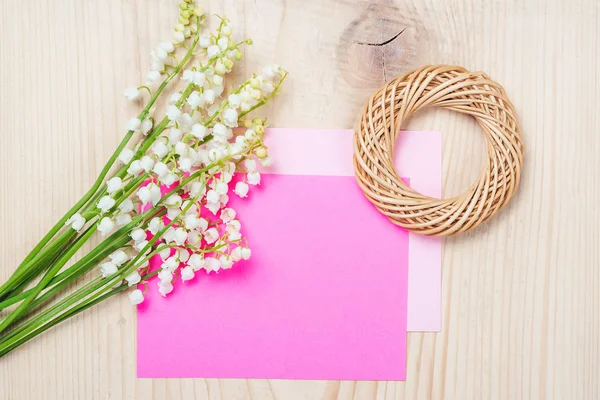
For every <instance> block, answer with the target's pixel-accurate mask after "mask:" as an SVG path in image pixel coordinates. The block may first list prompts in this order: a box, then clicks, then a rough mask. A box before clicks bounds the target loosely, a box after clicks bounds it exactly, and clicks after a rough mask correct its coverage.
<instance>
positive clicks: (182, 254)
mask: <svg viewBox="0 0 600 400" xmlns="http://www.w3.org/2000/svg"><path fill="white" fill-rule="evenodd" d="M177 257H178V259H179V262H180V263H184V262H186V261H187V260H189V259H190V252H189V250H187V249H183V248H182V249H177Z"/></svg>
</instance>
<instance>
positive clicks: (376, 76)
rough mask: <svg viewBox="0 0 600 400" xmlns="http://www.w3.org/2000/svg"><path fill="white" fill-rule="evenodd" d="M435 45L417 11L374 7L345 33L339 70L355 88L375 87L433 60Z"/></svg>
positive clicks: (340, 47)
mask: <svg viewBox="0 0 600 400" xmlns="http://www.w3.org/2000/svg"><path fill="white" fill-rule="evenodd" d="M431 47H432V46H431V43H430V40H429V35H428V33H427V30H426V29H425V26H424V24H423V23H422V22H421V21H420V20H419V19H418V18H417V17H416V16H415V13H414V12H410V11H407V10H400V9H399V8H398V7H397V6H395V5H393V4H371V5H369V6H368V7H367V9H366V10H365V11H363V12H362V14H361V15H360V16H359V17H358V18H357V19H355V20H354V21H352V22H350V23H349V24H348V27H347V28H346V29H345V30H344V32H343V34H342V36H341V38H340V43H339V45H338V49H337V61H338V68H339V69H340V72H341V74H342V76H343V78H344V80H346V82H347V83H348V84H350V85H352V86H354V87H359V88H375V87H379V86H381V85H382V84H384V83H385V82H387V81H388V80H390V79H392V78H394V77H395V76H398V75H400V74H402V73H405V72H406V71H409V70H411V69H414V68H415V67H416V66H418V65H421V64H424V63H429V62H430V61H431V52H430V48H431Z"/></svg>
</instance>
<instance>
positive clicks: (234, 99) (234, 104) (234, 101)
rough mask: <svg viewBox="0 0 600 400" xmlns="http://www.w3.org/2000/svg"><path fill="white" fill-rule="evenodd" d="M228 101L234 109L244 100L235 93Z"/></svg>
mask: <svg viewBox="0 0 600 400" xmlns="http://www.w3.org/2000/svg"><path fill="white" fill-rule="evenodd" d="M227 101H229V105H230V106H231V107H233V108H237V107H239V106H240V104H241V103H242V99H241V98H240V96H239V95H237V94H235V93H234V94H230V95H229V97H227Z"/></svg>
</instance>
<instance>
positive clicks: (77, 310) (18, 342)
mask: <svg viewBox="0 0 600 400" xmlns="http://www.w3.org/2000/svg"><path fill="white" fill-rule="evenodd" d="M125 289H127V287H126V286H122V287H119V288H117V289H115V290H113V291H110V292H108V293H106V294H104V295H102V296H99V297H96V298H94V299H91V300H90V301H89V302H87V303H84V304H80V305H78V306H77V307H74V308H73V309H71V310H70V311H68V312H66V313H64V314H62V315H61V316H60V317H58V318H56V319H54V320H50V321H48V322H47V323H46V324H44V325H40V326H39V328H38V329H37V330H34V331H32V332H30V333H29V334H27V335H22V336H19V338H18V339H17V340H16V341H13V342H11V344H10V345H9V346H5V347H3V348H2V350H0V358H1V357H3V356H5V355H6V354H8V353H10V352H11V351H13V350H15V349H16V348H17V347H19V346H20V345H22V344H24V343H26V342H27V341H29V340H30V339H33V338H34V337H36V336H37V335H39V334H41V333H43V332H44V331H46V330H48V329H50V328H52V327H53V326H54V325H57V324H59V323H61V322H62V321H64V320H66V319H68V318H70V317H72V316H74V315H77V314H79V313H80V312H82V311H84V310H87V309H88V308H90V307H92V306H94V305H96V304H98V303H100V302H102V301H104V300H106V299H108V298H109V297H112V296H114V295H115V294H117V293H119V292H122V291H123V290H125Z"/></svg>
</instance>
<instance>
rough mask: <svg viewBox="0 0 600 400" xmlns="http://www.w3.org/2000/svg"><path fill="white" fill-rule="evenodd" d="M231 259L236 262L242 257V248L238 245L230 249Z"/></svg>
mask: <svg viewBox="0 0 600 400" xmlns="http://www.w3.org/2000/svg"><path fill="white" fill-rule="evenodd" d="M231 259H232V260H233V261H234V262H238V261H240V260H241V259H242V248H241V247H239V246H238V247H236V248H235V249H233V250H232V251H231Z"/></svg>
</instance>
